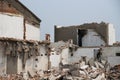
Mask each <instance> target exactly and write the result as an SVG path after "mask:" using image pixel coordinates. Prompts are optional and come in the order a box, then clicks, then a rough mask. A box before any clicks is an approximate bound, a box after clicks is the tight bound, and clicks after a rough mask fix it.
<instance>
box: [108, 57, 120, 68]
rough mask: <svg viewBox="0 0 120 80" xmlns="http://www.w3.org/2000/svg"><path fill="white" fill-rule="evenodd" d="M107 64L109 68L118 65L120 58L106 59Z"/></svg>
mask: <svg viewBox="0 0 120 80" xmlns="http://www.w3.org/2000/svg"><path fill="white" fill-rule="evenodd" d="M108 62H109V63H110V66H111V67H114V66H115V65H118V64H120V57H117V56H116V57H108Z"/></svg>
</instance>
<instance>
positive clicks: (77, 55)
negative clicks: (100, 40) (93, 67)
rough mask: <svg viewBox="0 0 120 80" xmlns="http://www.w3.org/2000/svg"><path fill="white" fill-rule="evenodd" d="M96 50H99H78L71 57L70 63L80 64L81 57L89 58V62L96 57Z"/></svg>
mask: <svg viewBox="0 0 120 80" xmlns="http://www.w3.org/2000/svg"><path fill="white" fill-rule="evenodd" d="M94 49H98V48H78V49H77V50H76V51H74V53H73V56H71V58H70V59H71V60H70V63H75V62H79V60H80V59H81V56H87V60H89V59H90V58H93V57H94Z"/></svg>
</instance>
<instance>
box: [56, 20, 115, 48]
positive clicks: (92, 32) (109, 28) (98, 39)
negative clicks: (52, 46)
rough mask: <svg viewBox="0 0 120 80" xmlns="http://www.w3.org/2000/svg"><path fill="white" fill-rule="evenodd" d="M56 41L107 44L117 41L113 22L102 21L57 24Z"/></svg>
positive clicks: (82, 45) (92, 44) (80, 44)
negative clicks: (65, 24) (67, 24)
mask: <svg viewBox="0 0 120 80" xmlns="http://www.w3.org/2000/svg"><path fill="white" fill-rule="evenodd" d="M54 35H55V42H56V41H60V40H63V41H68V40H69V39H72V40H73V43H74V44H75V45H78V46H80V47H84V46H101V45H103V46H105V45H113V43H115V29H114V27H113V25H112V24H109V23H104V22H101V23H100V24H98V23H87V24H83V25H73V26H55V34H54Z"/></svg>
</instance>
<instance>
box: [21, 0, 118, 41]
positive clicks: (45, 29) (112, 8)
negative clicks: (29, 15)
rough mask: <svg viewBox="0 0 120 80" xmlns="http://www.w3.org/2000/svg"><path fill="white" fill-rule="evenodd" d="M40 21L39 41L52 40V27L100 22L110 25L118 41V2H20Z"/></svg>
mask: <svg viewBox="0 0 120 80" xmlns="http://www.w3.org/2000/svg"><path fill="white" fill-rule="evenodd" d="M20 1H21V2H22V3H23V4H24V5H25V6H26V7H28V8H29V9H30V10H31V11H33V13H35V14H36V15H37V16H38V17H39V18H40V19H41V20H42V22H41V30H40V31H41V32H40V33H41V40H44V36H45V34H46V33H49V34H50V35H51V38H52V41H53V40H54V25H61V26H69V25H80V24H84V23H91V22H98V23H100V22H101V21H104V22H107V23H112V24H113V25H114V26H115V29H116V41H120V35H119V34H120V0H20Z"/></svg>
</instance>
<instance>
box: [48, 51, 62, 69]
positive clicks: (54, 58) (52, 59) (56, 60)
mask: <svg viewBox="0 0 120 80" xmlns="http://www.w3.org/2000/svg"><path fill="white" fill-rule="evenodd" d="M50 54H51V55H50V62H51V68H52V67H59V63H60V59H61V58H60V54H59V55H57V54H56V52H51V53H50ZM53 54H54V55H53Z"/></svg>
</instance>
